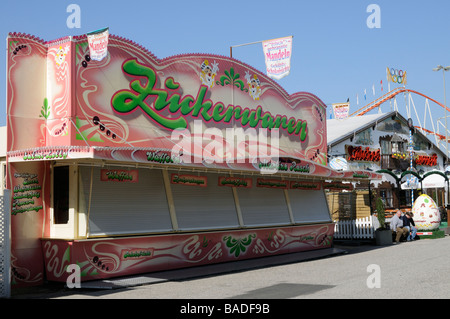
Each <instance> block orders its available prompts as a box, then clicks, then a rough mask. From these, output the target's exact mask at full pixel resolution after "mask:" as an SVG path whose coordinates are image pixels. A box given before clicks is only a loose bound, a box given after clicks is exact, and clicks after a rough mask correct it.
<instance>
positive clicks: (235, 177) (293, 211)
mask: <svg viewBox="0 0 450 319" xmlns="http://www.w3.org/2000/svg"><path fill="white" fill-rule="evenodd" d="M7 43H8V53H7V132H8V142H7V178H8V180H7V188H9V189H11V190H12V197H13V198H12V200H11V203H12V207H11V215H12V216H11V217H12V218H11V223H12V224H11V230H12V260H11V266H12V273H13V282H12V285H13V287H14V286H25V285H39V284H42V283H43V282H44V280H49V281H59V282H64V281H66V279H67V277H68V275H69V273H68V272H67V271H66V270H67V268H68V266H69V265H76V266H78V267H79V269H80V273H81V280H82V281H87V280H95V279H104V278H111V277H117V276H124V275H131V274H138V273H145V272H153V271H161V270H167V269H175V268H184V267H190V266H198V265H205V264H211V263H222V262H230V261H235V260H243V259H248V258H258V257H264V256H271V255H276V254H286V253H293V252H302V251H308V250H316V249H323V248H329V247H331V246H332V243H333V232H334V224H333V223H332V221H331V218H330V214H329V209H328V206H327V201H326V198H325V189H326V187H327V186H326V185H328V184H330V181H331V182H333V183H340V182H341V181H360V180H371V179H376V178H380V176H379V175H378V174H376V173H373V172H369V171H346V172H342V171H335V170H333V169H331V168H329V167H328V166H327V132H326V106H325V105H324V103H323V102H322V101H321V100H320V99H319V98H318V97H316V96H315V95H313V94H310V93H305V92H299V93H295V94H288V93H287V92H286V91H285V90H284V89H283V88H282V87H280V86H279V85H278V84H277V83H276V82H275V81H273V80H272V79H270V78H268V77H267V76H266V75H265V74H263V73H261V72H260V71H258V70H256V69H254V68H252V67H251V66H249V65H247V64H246V63H244V62H241V61H239V60H236V59H233V58H230V57H225V56H219V55H212V54H180V55H176V56H172V57H167V58H163V59H160V58H158V57H156V56H154V55H153V54H152V53H151V52H150V51H148V50H147V49H146V48H144V47H142V46H141V45H139V44H136V43H134V42H132V41H130V40H127V39H124V38H121V37H118V36H115V35H109V38H108V43H107V45H105V47H106V48H107V53H106V55H105V57H103V58H102V59H97V58H94V56H93V54H92V52H91V50H92V48H90V46H89V43H88V39H87V36H86V35H82V36H74V37H72V36H70V37H64V38H61V39H57V40H53V41H44V40H42V39H39V38H37V37H35V36H31V35H28V34H20V33H10V34H9V36H8V39H7ZM326 181H327V182H326Z"/></svg>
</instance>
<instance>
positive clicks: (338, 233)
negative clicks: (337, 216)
mask: <svg viewBox="0 0 450 319" xmlns="http://www.w3.org/2000/svg"><path fill="white" fill-rule="evenodd" d="M374 219H375V218H374V217H373V216H370V217H365V218H361V219H356V220H355V219H353V220H338V221H336V220H335V221H334V238H335V239H373V238H375V227H376V225H374ZM377 222H378V221H376V222H375V223H377Z"/></svg>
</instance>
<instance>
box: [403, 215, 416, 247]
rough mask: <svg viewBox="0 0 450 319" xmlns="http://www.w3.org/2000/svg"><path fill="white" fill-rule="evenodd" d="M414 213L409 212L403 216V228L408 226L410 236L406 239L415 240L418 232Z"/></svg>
mask: <svg viewBox="0 0 450 319" xmlns="http://www.w3.org/2000/svg"><path fill="white" fill-rule="evenodd" d="M412 217H413V213H410V212H407V213H405V215H403V216H402V220H403V228H406V229H407V231H408V237H407V238H406V241H411V240H414V238H415V237H416V234H417V228H416V224H415V223H414V219H413V218H412Z"/></svg>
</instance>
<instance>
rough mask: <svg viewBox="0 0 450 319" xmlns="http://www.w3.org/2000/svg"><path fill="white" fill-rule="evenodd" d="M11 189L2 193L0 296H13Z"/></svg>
mask: <svg viewBox="0 0 450 319" xmlns="http://www.w3.org/2000/svg"><path fill="white" fill-rule="evenodd" d="M10 207H11V206H10V191H9V190H6V189H5V190H4V191H3V194H0V298H9V297H10V296H11V267H10V262H11V240H10V231H11V227H10V220H11V209H10Z"/></svg>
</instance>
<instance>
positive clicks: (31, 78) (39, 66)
mask: <svg viewBox="0 0 450 319" xmlns="http://www.w3.org/2000/svg"><path fill="white" fill-rule="evenodd" d="M7 45H8V50H7V70H6V72H7V77H6V80H7V84H6V86H7V129H8V142H7V151H16V150H20V149H27V148H34V147H40V146H44V145H45V123H46V118H45V114H46V111H45V108H46V105H47V103H46V100H47V99H46V56H47V55H46V53H47V48H46V46H45V45H44V44H43V43H42V41H40V40H39V39H36V38H34V37H30V36H26V35H17V34H10V35H9V36H8V39H7Z"/></svg>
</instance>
